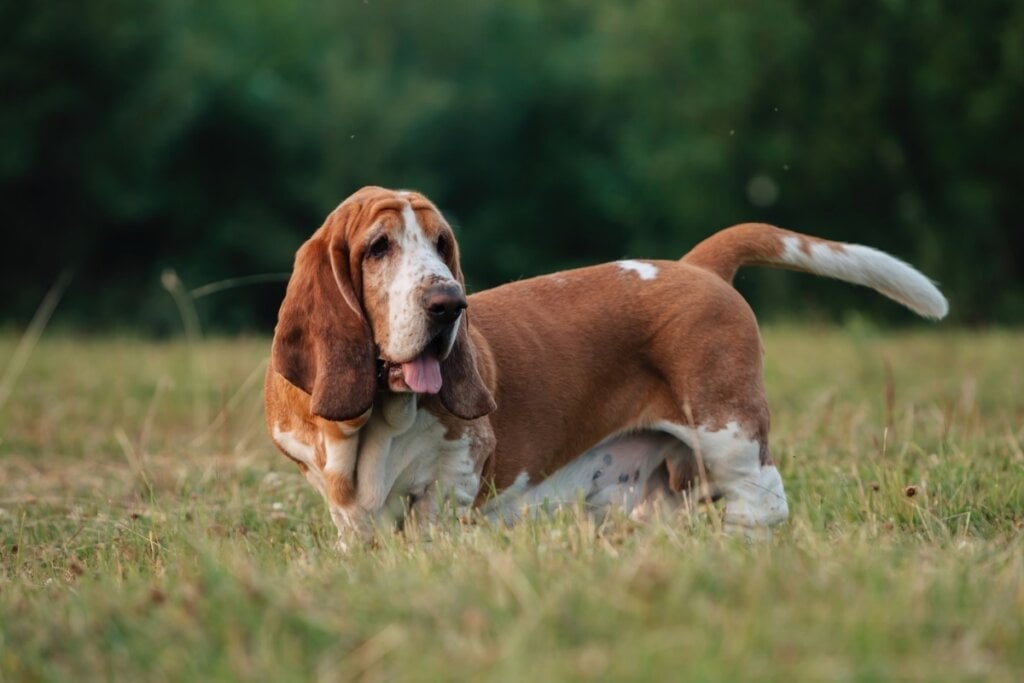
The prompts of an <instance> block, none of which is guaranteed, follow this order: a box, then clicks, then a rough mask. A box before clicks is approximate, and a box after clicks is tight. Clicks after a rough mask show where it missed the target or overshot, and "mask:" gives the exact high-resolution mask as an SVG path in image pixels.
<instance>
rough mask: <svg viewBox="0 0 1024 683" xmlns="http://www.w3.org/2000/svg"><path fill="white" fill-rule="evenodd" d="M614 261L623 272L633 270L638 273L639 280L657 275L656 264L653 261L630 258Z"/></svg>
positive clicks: (649, 278)
mask: <svg viewBox="0 0 1024 683" xmlns="http://www.w3.org/2000/svg"><path fill="white" fill-rule="evenodd" d="M616 263H617V264H618V265H619V268H621V269H622V270H624V271H625V272H627V273H629V272H633V273H636V274H637V275H639V276H640V279H641V280H653V279H654V278H656V277H657V276H658V266H656V265H654V264H653V263H645V262H643V261H634V260H632V259H628V260H626V261H616Z"/></svg>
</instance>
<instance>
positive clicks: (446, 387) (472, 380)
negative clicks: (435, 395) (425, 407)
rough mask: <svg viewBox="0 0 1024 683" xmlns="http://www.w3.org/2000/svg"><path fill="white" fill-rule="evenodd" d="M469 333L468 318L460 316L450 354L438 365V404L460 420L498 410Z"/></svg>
mask: <svg viewBox="0 0 1024 683" xmlns="http://www.w3.org/2000/svg"><path fill="white" fill-rule="evenodd" d="M468 330H469V319H468V317H467V315H466V314H463V315H462V321H461V322H460V323H459V332H458V334H457V335H456V336H455V344H454V345H453V346H452V351H451V353H450V354H448V358H446V359H445V360H444V362H442V363H441V379H442V382H441V404H442V405H444V407H445V408H447V409H448V411H449V412H450V413H451V414H452V415H455V416H456V417H461V418H462V419H463V420H472V419H475V418H478V417H483V416H484V415H487V414H488V413H490V412H493V411H494V409H495V408H496V407H497V405H496V404H495V403H494V398H493V397H492V396H491V392H489V391H488V390H487V387H486V386H485V385H484V381H483V378H481V377H480V370H479V368H478V367H477V364H476V353H475V352H474V350H473V344H472V342H471V341H470V339H469V331H468Z"/></svg>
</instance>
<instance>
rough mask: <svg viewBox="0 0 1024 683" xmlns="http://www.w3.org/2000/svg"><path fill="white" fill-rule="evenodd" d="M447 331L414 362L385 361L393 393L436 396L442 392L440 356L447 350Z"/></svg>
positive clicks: (387, 376) (433, 340) (439, 335)
mask: <svg viewBox="0 0 1024 683" xmlns="http://www.w3.org/2000/svg"><path fill="white" fill-rule="evenodd" d="M445 337H447V331H445V332H442V333H439V334H438V335H437V336H436V337H434V339H432V340H431V341H430V343H429V344H427V346H426V348H425V349H424V350H423V351H422V352H421V353H420V354H419V355H418V356H416V357H415V358H413V359H412V360H409V361H406V362H404V363H395V362H392V361H383V363H384V369H385V372H386V381H387V384H388V388H389V389H391V391H412V392H413V393H417V394H436V393H437V392H439V391H441V385H442V383H443V380H442V378H441V359H440V356H441V354H442V353H444V351H445V350H446V346H447V345H446V344H445Z"/></svg>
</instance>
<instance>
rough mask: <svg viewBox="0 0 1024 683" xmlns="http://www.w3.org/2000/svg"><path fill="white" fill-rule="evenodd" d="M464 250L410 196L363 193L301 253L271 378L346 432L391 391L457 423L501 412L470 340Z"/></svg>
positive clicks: (434, 213)
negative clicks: (301, 394)
mask: <svg viewBox="0 0 1024 683" xmlns="http://www.w3.org/2000/svg"><path fill="white" fill-rule="evenodd" d="M466 306H467V303H466V295H465V284H464V280H463V276H462V269H461V268H460V266H459V252H458V245H457V244H456V242H455V237H454V235H453V234H452V230H451V228H450V227H449V226H448V223H447V222H446V221H445V220H444V217H442V216H441V213H440V212H439V211H438V210H437V208H436V207H435V206H434V205H433V204H432V203H431V202H430V201H429V200H428V199H427V198H426V197H423V196H422V195H420V194H417V193H415V192H396V191H392V190H385V189H383V188H379V187H364V188H363V189H361V190H359V191H358V192H356V193H355V194H353V195H352V196H351V197H349V198H348V199H346V200H345V201H344V202H342V203H341V205H340V206H338V208H337V209H335V210H334V211H333V212H332V213H331V214H330V215H329V216H328V217H327V220H326V221H325V222H324V224H323V226H322V227H321V228H320V229H319V230H317V231H316V232H315V233H314V234H313V236H312V237H311V238H310V239H309V240H308V241H307V242H306V243H305V244H304V245H302V247H300V248H299V251H298V253H297V254H296V257H295V269H294V271H293V273H292V277H291V280H290V281H289V282H288V290H287V293H286V294H285V298H284V302H283V303H282V304H281V310H280V313H279V315H278V323H277V328H276V329H275V331H274V345H273V351H272V362H273V367H274V370H276V371H277V372H279V373H280V374H281V375H282V376H284V378H285V379H287V380H288V381H289V382H291V383H292V384H294V385H296V386H297V387H299V388H300V389H302V390H304V391H306V392H307V393H309V394H310V395H311V396H312V404H311V408H312V411H313V413H314V414H316V415H319V416H321V417H324V418H327V419H330V420H348V419H352V418H355V417H358V416H359V415H362V414H363V413H365V412H366V411H367V410H368V409H369V408H370V407H371V405H372V404H373V399H374V396H375V394H376V392H377V391H378V388H379V385H382V387H383V390H385V391H412V392H415V393H420V394H440V398H441V402H442V404H443V405H444V406H445V408H446V409H448V410H449V411H450V412H451V413H452V414H454V415H456V416H458V417H461V418H464V419H472V418H476V417H480V416H481V415H486V414H487V413H489V412H491V411H492V410H494V400H493V399H492V398H491V395H490V393H489V392H488V391H487V389H486V387H485V386H484V384H483V381H482V380H481V378H480V374H479V372H478V370H477V367H476V362H475V358H474V352H473V348H472V344H471V343H470V340H469V334H468V320H467V314H466V310H465V309H466Z"/></svg>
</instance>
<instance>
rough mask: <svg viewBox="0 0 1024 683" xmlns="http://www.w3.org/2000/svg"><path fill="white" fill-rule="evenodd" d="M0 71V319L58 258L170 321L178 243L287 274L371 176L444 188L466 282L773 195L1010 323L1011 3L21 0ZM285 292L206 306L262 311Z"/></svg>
mask: <svg viewBox="0 0 1024 683" xmlns="http://www.w3.org/2000/svg"><path fill="white" fill-rule="evenodd" d="M0 92H3V93H4V97H3V100H4V102H3V105H2V107H0V207H2V212H3V214H2V216H3V235H4V245H3V249H0V289H2V291H3V293H4V296H3V304H2V307H0V323H2V322H7V323H13V324H18V325H20V324H24V322H25V321H26V320H27V319H28V318H29V316H30V315H31V314H32V311H33V310H34V309H35V307H36V306H37V305H38V303H39V301H40V299H41V298H42V296H43V293H44V292H45V291H46V290H47V288H48V287H49V286H50V285H51V284H52V283H53V282H54V281H55V280H56V279H57V277H58V275H59V274H60V273H62V272H65V271H69V272H71V273H72V275H73V279H72V280H71V288H70V290H69V291H68V293H67V296H66V298H65V301H64V302H63V303H62V304H61V308H60V309H59V311H58V315H57V322H58V324H63V325H64V326H66V327H75V328H79V329H99V328H109V327H119V328H124V327H131V328H135V329H140V328H141V329H143V330H146V331H150V332H166V331H170V330H177V329H179V323H178V320H177V314H176V312H175V310H174V307H173V305H172V304H171V301H170V299H169V298H168V297H167V296H166V293H164V292H163V291H162V290H161V288H160V274H161V272H163V270H164V269H165V268H173V269H175V270H176V271H177V272H178V273H179V274H180V275H181V278H182V280H183V281H184V282H185V283H186V284H187V285H188V286H192V287H194V286H197V285H200V284H203V283H206V282H209V281H216V280H220V279H223V278H230V277H238V276H248V275H253V274H259V273H281V272H287V271H288V270H289V269H290V267H291V259H292V256H293V254H294V249H295V247H296V246H297V245H298V244H299V243H300V242H301V241H302V240H303V239H304V238H305V236H306V235H308V234H309V233H310V232H311V231H312V230H314V229H315V228H316V227H317V226H318V225H319V224H320V221H321V220H322V218H323V216H324V215H326V213H328V211H329V210H330V209H331V208H333V207H334V206H335V205H336V204H337V203H338V202H339V201H340V200H341V199H343V198H344V197H345V196H347V195H348V194H349V193H350V192H352V191H353V190H355V189H356V188H357V187H359V186H361V185H363V184H367V183H375V184H383V185H389V186H401V187H414V188H418V189H422V190H424V191H425V192H427V193H428V194H429V195H430V196H431V197H433V198H434V199H435V200H436V201H437V202H438V204H439V205H440V206H441V207H442V208H443V210H445V211H446V212H447V214H448V216H449V217H450V218H451V219H452V221H453V222H454V223H455V224H456V227H457V230H458V232H459V236H460V240H461V242H462V244H463V247H464V252H465V255H466V266H467V272H468V276H469V278H470V280H471V284H472V286H473V287H474V288H481V287H486V286H490V285H494V284H497V283H500V282H503V281H506V280H509V279H512V278H518V277H521V276H524V275H530V274H534V273H538V272H543V271H549V270H552V269H556V268H562V267H567V266H573V265H578V264H583V263H590V262H594V261H598V260H607V259H612V258H618V257H622V256H650V257H675V256H677V255H679V254H681V253H683V252H684V251H685V250H686V249H687V248H688V247H689V246H690V245H692V244H693V243H695V242H696V241H697V240H699V239H700V238H701V237H703V236H705V235H707V234H708V233H710V232H712V231H714V230H716V229H718V228H721V227H724V226H726V225H729V224H731V223H734V222H738V221H745V220H766V221H772V222H776V223H778V224H781V225H785V226H787V227H792V228H794V229H798V230H804V231H808V232H812V233H815V234H821V235H825V236H830V237H835V238H840V239H845V240H850V241H860V242H864V243H868V244H872V245H875V246H878V247H881V248H884V249H886V250H889V251H891V252H893V253H895V254H897V255H899V256H901V257H903V258H905V259H906V260H909V261H911V262H913V263H915V264H917V265H919V266H920V267H921V268H922V269H923V270H925V271H926V272H927V273H928V274H929V275H931V276H932V277H934V278H936V279H938V280H939V281H941V283H942V284H943V287H944V290H945V291H946V292H947V293H948V295H949V296H950V298H951V300H952V304H953V309H952V310H953V315H954V316H955V317H956V318H957V319H958V320H960V321H961V322H966V323H978V322H1004V323H1005V322H1020V321H1022V320H1024V284H1022V281H1024V277H1022V273H1024V227H1022V225H1021V218H1020V217H1021V216H1022V215H1024V192H1021V186H1020V183H1021V179H1022V178H1024V137H1022V136H1021V135H1020V134H1019V132H1020V130H1019V129H1020V119H1021V116H1022V112H1024V4H1022V3H1020V2H1012V1H1010V0H1001V1H1000V0H980V1H979V2H973V3H962V2H953V1H952V0H915V1H914V2H907V1H904V0H872V1H869V2H857V3H850V2H842V1H840V0H772V1H771V2H752V1H743V0H737V1H734V2H698V1H696V0H685V1H679V0H630V1H629V2H624V1H615V0H613V1H608V2H590V1H587V0H568V1H566V2H548V1H546V0H517V1H516V2H506V1H502V0H472V1H469V0H437V1H434V2H400V1H398V0H364V1H357V0H345V1H344V2H325V1H324V0H296V1H295V2H278V1H277V0H244V1H243V0H224V1H222V2H190V1H188V0H147V1H146V2H137V1H135V0H102V1H98V2H89V3H80V2H70V1H66V0H54V1H53V2H27V3H17V2H8V3H3V5H2V7H0ZM740 286H741V287H742V288H743V289H744V292H745V294H746V295H747V296H748V297H749V298H751V299H752V300H753V303H754V305H755V308H756V309H757V310H759V312H761V313H763V314H768V315H771V314H775V315H784V316H799V315H811V316H822V315H826V316H829V315H842V314H843V311H844V310H845V309H846V308H847V307H848V306H849V307H856V308H857V309H862V308H866V307H877V308H876V311H879V312H880V315H882V316H885V317H896V316H899V315H901V314H900V313H898V312H897V311H896V309H895V307H892V306H889V305H887V304H884V303H883V302H880V301H879V300H877V299H876V298H875V297H874V296H871V295H863V294H861V293H859V292H856V291H852V290H850V289H849V288H843V287H838V286H837V287H832V286H829V285H827V284H824V283H821V282H810V281H809V279H806V278H804V279H801V278H799V277H791V276H788V275H784V274H779V273H758V274H754V273H751V274H748V275H744V276H743V280H742V281H741V282H740ZM282 292H283V283H280V282H275V283H270V284H262V285H253V286H249V287H245V288H239V289H234V290H230V291H227V292H222V293H220V294H217V295H216V296H210V297H207V298H205V299H203V300H202V308H201V311H200V313H201V316H202V318H203V322H204V324H205V325H206V326H207V327H208V328H218V327H219V328H221V329H239V328H249V329H259V330H269V329H270V326H271V325H272V323H273V319H274V316H275V313H276V308H277V305H278V303H279V301H280V298H281V295H282Z"/></svg>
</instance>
